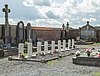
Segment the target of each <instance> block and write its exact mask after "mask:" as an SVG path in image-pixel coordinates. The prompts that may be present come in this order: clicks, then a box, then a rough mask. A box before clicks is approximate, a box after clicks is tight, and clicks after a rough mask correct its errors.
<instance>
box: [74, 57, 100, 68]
mask: <svg viewBox="0 0 100 76" xmlns="http://www.w3.org/2000/svg"><path fill="white" fill-rule="evenodd" d="M72 60H73V64H79V65H88V66H100V58H94V57H77V58H72Z"/></svg>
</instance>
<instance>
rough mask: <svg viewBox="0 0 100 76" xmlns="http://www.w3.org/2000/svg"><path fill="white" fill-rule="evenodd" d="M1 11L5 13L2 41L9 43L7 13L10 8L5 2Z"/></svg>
mask: <svg viewBox="0 0 100 76" xmlns="http://www.w3.org/2000/svg"><path fill="white" fill-rule="evenodd" d="M2 11H3V12H4V13H5V25H4V41H5V43H10V40H11V37H10V25H9V22H8V13H10V9H9V8H8V5H7V4H5V7H4V8H3V9H2Z"/></svg>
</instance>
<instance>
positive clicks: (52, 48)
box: [51, 41, 55, 53]
mask: <svg viewBox="0 0 100 76" xmlns="http://www.w3.org/2000/svg"><path fill="white" fill-rule="evenodd" d="M53 52H55V41H52V44H51V53H53Z"/></svg>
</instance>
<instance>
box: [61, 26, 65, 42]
mask: <svg viewBox="0 0 100 76" xmlns="http://www.w3.org/2000/svg"><path fill="white" fill-rule="evenodd" d="M62 28H63V30H62V38H61V40H64V39H65V25H64V24H63V25H62Z"/></svg>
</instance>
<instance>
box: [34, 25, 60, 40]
mask: <svg viewBox="0 0 100 76" xmlns="http://www.w3.org/2000/svg"><path fill="white" fill-rule="evenodd" d="M33 29H34V30H35V31H36V35H37V38H38V39H39V40H43V41H52V40H54V41H57V40H59V39H60V37H61V29H58V28H43V27H41V28H40V27H39V28H33Z"/></svg>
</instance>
